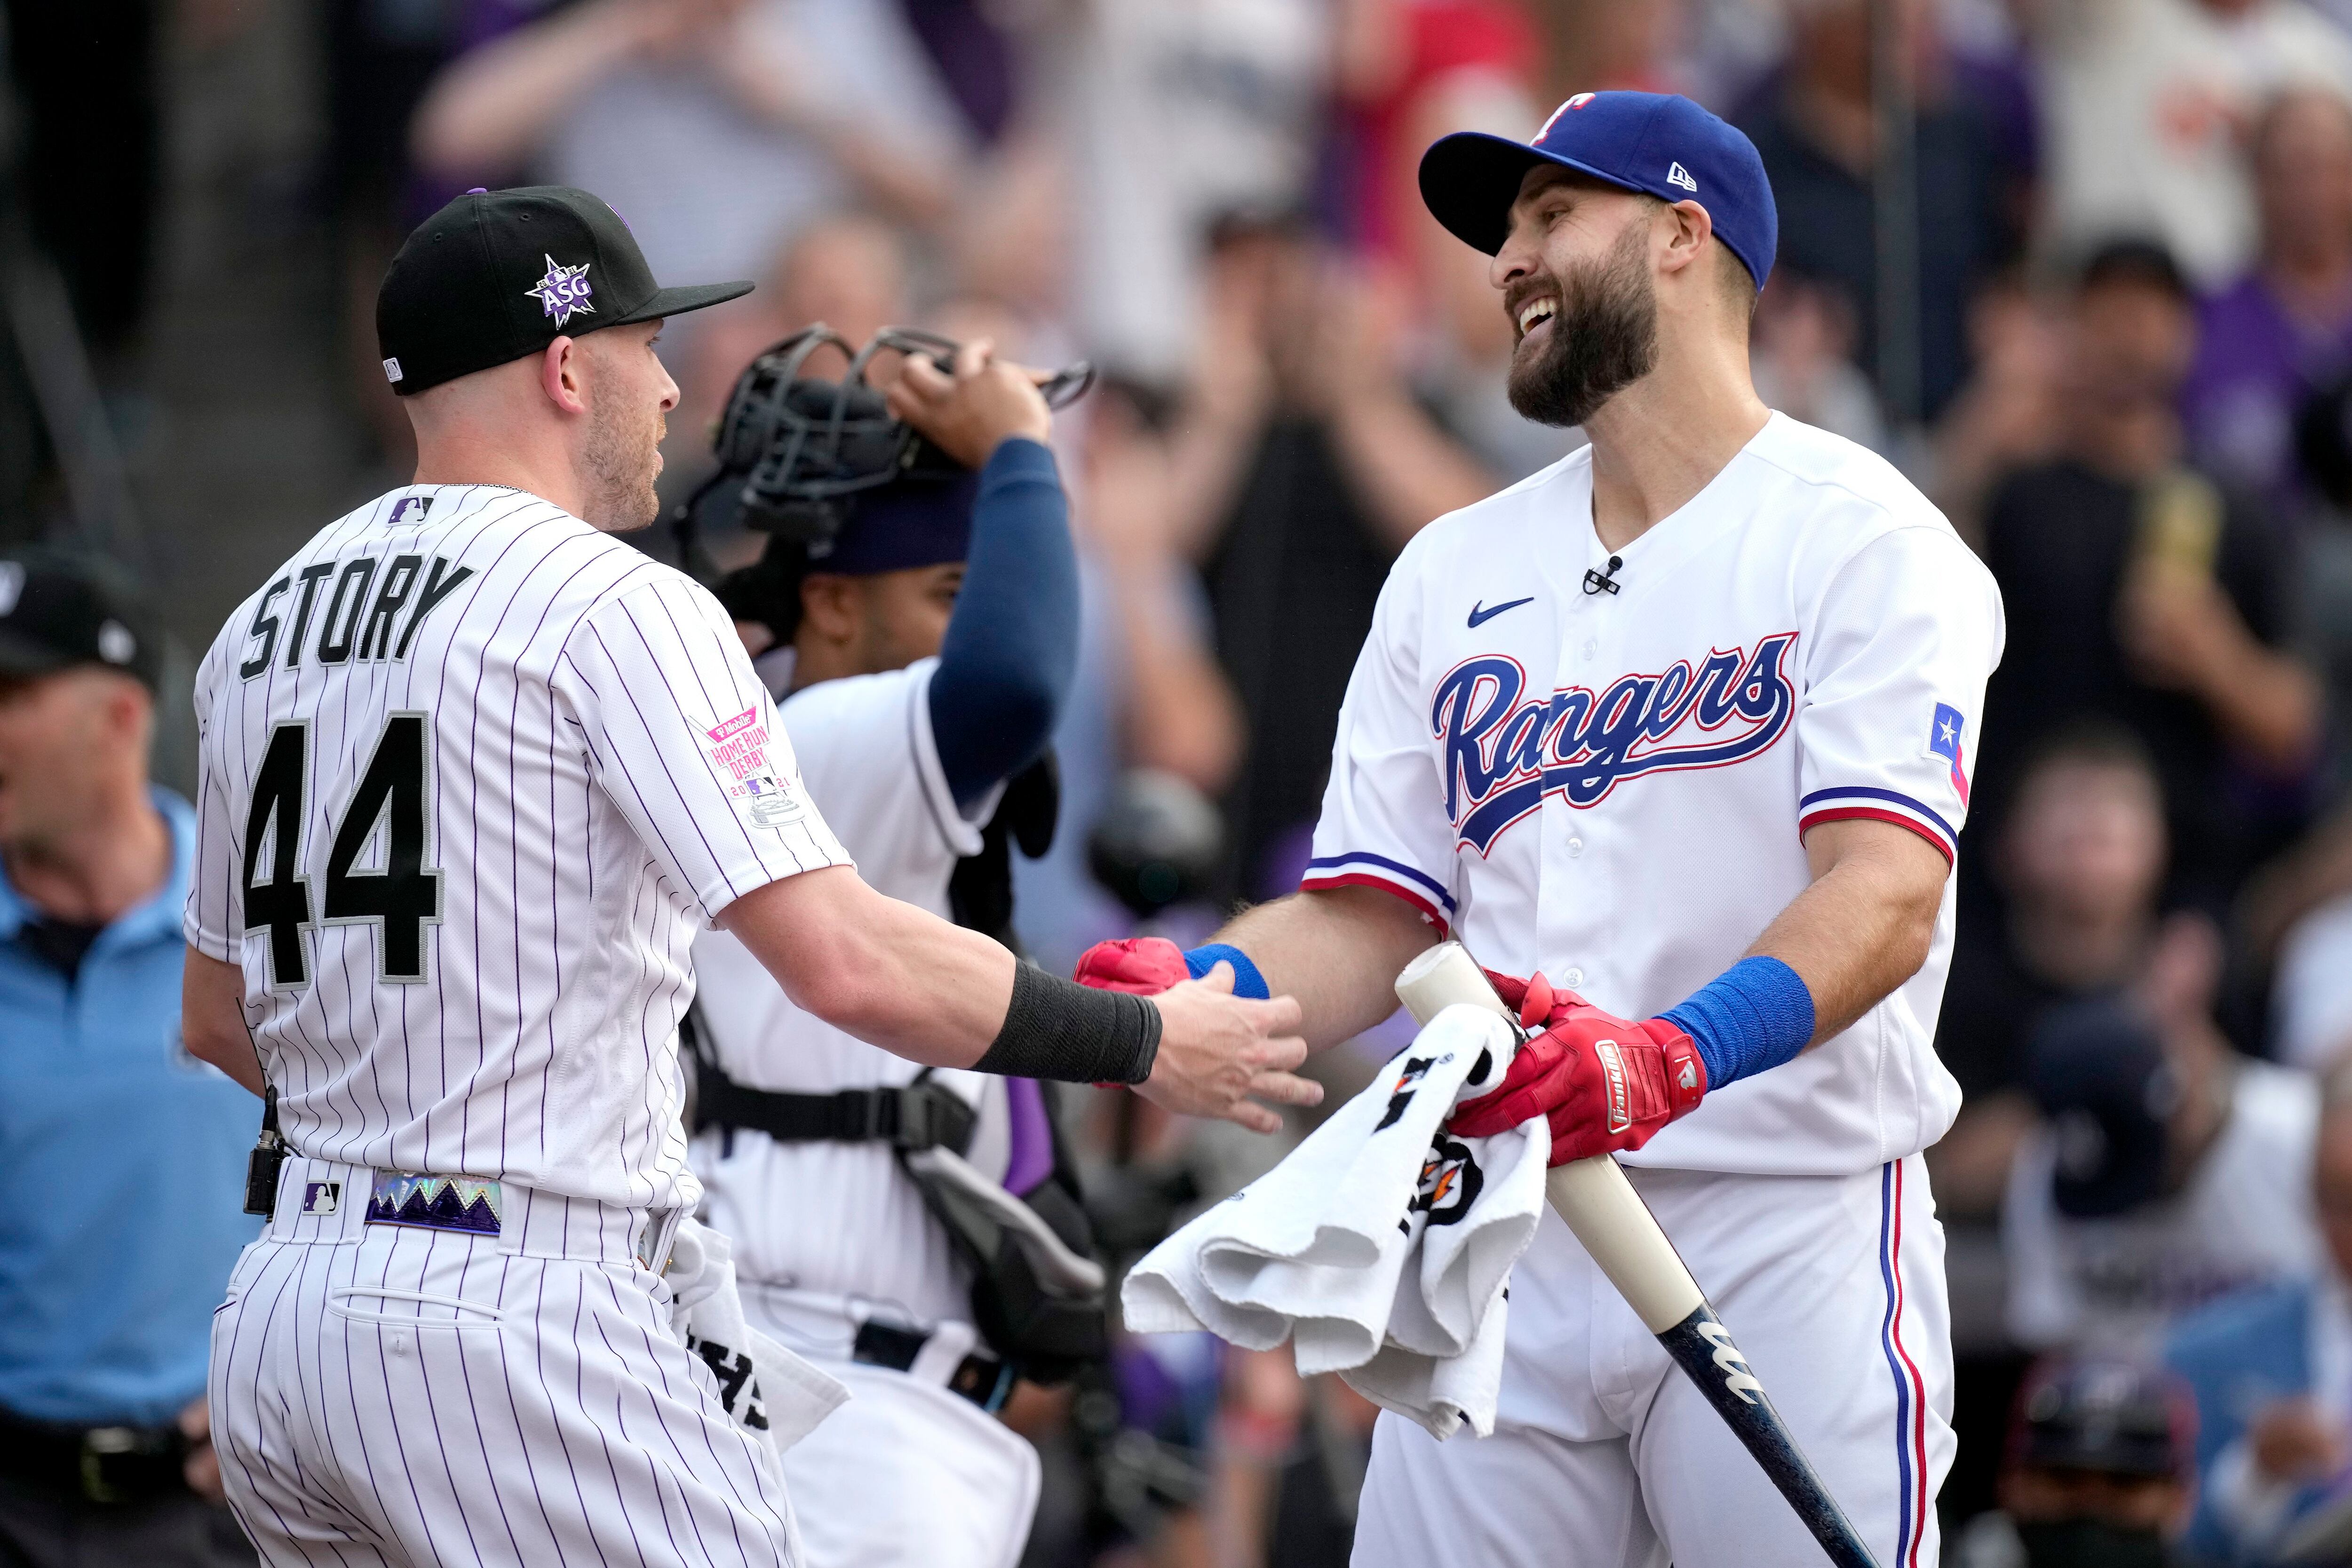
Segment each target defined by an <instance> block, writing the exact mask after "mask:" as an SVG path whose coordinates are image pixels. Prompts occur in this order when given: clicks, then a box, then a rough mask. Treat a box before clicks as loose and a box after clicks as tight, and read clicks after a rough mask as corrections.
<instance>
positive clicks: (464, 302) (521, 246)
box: [375, 185, 751, 395]
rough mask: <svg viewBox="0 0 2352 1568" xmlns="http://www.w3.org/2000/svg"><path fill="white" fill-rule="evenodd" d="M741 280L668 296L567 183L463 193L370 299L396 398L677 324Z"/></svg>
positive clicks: (631, 248)
mask: <svg viewBox="0 0 2352 1568" xmlns="http://www.w3.org/2000/svg"><path fill="white" fill-rule="evenodd" d="M750 292H751V284H750V283H749V282H748V281H742V282H734V283H698V284H692V285H689V286H688V287H686V288H683V289H664V288H662V287H661V286H660V285H658V284H656V282H655V281H654V274H653V268H650V267H647V266H646V257H645V252H643V251H641V250H639V249H638V248H637V242H636V239H635V237H634V236H632V235H631V234H630V233H629V226H628V225H627V224H626V223H625V222H624V221H622V218H621V215H620V214H619V213H616V212H614V210H613V209H612V207H610V206H609V205H606V204H605V203H604V201H603V200H602V199H601V198H599V197H596V196H592V195H589V194H588V193H587V192H586V191H581V190H574V189H572V187H571V186H570V185H521V186H518V187H516V188H515V189H513V190H509V191H487V190H476V191H468V192H467V193H466V194H465V195H462V196H459V197H458V198H457V200H456V201H453V202H451V203H450V204H449V205H447V206H445V207H443V208H442V209H441V210H440V211H439V212H437V213H435V214H434V215H433V216H431V217H429V218H426V219H425V221H424V222H423V223H422V224H420V225H418V226H417V228H416V231H415V233H414V234H411V235H410V236H409V237H408V239H407V241H406V242H405V243H404V244H403V245H402V246H401V247H400V254H399V255H397V256H395V257H394V258H392V267H391V269H390V270H388V271H387V272H385V273H384V275H383V287H382V288H380V289H377V290H376V296H375V337H376V345H377V347H378V349H379V350H380V351H381V352H382V353H383V374H384V379H385V380H387V381H389V382H391V383H392V389H393V390H394V392H397V393H400V394H401V395H408V394H410V393H413V392H422V391H424V390H425V388H426V387H429V386H438V385H440V384H442V383H443V382H445V381H454V380H456V379H457V377H458V376H461V375H471V374H473V373H474V372H476V371H478V370H488V369H489V368H490V367H491V366H492V365H497V364H505V363H508V362H509V361H511V360H519V359H522V358H524V357H525V356H527V355H530V354H535V353H539V352H540V351H541V349H543V348H545V347H547V345H548V344H550V343H551V342H554V341H555V340H556V339H557V338H559V337H575V338H576V337H578V336H580V335H581V334H582V333H583V332H593V331H596V330H597V329H598V328H600V327H622V326H626V325H628V324H629V323H630V322H632V321H655V320H656V319H658V318H660V317H663V316H677V315H683V314H684V313H685V312H687V311H688V310H701V309H702V308H703V307H704V306H705V305H717V304H719V303H722V302H723V301H725V300H733V299H737V298H740V296H742V295H745V294H748V293H750Z"/></svg>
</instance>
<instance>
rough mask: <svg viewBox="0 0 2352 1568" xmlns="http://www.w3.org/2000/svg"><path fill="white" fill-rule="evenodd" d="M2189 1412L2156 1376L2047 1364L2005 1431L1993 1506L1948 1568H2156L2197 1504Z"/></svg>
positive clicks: (2135, 1366) (2176, 1389)
mask: <svg viewBox="0 0 2352 1568" xmlns="http://www.w3.org/2000/svg"><path fill="white" fill-rule="evenodd" d="M2195 1426H2196V1406H2195V1404H2194V1402H2193V1400H2192V1398H2191V1396H2190V1394H2189V1389H2188V1388H2187V1387H2186V1386H2185V1385H2184V1384H2182V1383H2181V1381H2180V1380H2179V1378H2178V1377H2175V1376H2173V1375H2171V1374H2170V1373H2167V1372H2166V1371H2165V1370H2164V1369H2163V1368H2162V1367H2159V1366H2154V1365H2150V1364H2147V1363H2142V1362H2137V1361H2128V1360H2121V1359H2104V1358H2085V1359H2080V1360H2077V1359H2073V1358H2066V1357H2055V1356H2053V1357H2051V1358H2048V1359H2046V1360H2044V1361H2042V1363H2039V1364H2037V1365H2036V1366H2035V1367H2034V1369H2033V1371H2032V1373H2030V1374H2029V1375H2028V1376H2027V1378H2026V1382H2025V1387H2024V1390H2023V1393H2022V1394H2021V1397H2020V1398H2019V1400H2018V1402H2017V1411H2016V1414H2015V1415H2014V1416H2013V1417H2012V1418H2011V1422H2010V1432H2009V1452H2008V1456H2007V1459H2006V1462H2005V1463H2004V1464H2003V1465H2002V1466H2001V1474H2000V1509H1999V1510H1996V1511H1994V1512H1990V1513H1981V1514H1979V1515H1978V1516H1977V1517H1976V1518H1975V1519H1973V1520H1971V1521H1969V1525H1968V1528H1967V1529H1966V1530H1964V1531H1961V1532H1960V1533H1959V1534H1958V1536H1957V1537H1955V1538H1954V1540H1953V1542H1952V1547H1951V1551H1950V1552H1948V1554H1947V1555H1946V1557H1945V1559H1944V1561H1945V1563H1947V1564H1948V1568H2164V1565H2165V1564H2167V1563H2173V1562H2177V1561H2178V1558H2177V1557H2175V1556H2174V1554H2173V1553H2172V1552H2171V1551H2170V1549H2169V1548H2170V1543H2171V1542H2174V1541H2177V1540H2178V1539H2179V1537H2180V1535H2181V1534H2182V1532H2183V1531H2185V1530H2186V1529H2187V1527H2188V1524H2189V1510H2190V1509H2191V1508H2192V1506H2193V1505H2194V1502H2195V1500H2196V1479H2197V1472H2196V1463H2195V1458H2196V1457H2195V1454H2194V1451H2193V1442H2194V1439H2193V1436H2192V1434H2193V1433H2194V1430H2195Z"/></svg>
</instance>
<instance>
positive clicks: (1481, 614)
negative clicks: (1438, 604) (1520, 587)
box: [1470, 594, 1536, 631]
mask: <svg viewBox="0 0 2352 1568" xmlns="http://www.w3.org/2000/svg"><path fill="white" fill-rule="evenodd" d="M1535 602H1536V596H1535V595H1533V594H1529V595H1528V596H1527V597H1526V598H1524V599H1513V600H1512V601H1511V602H1510V603H1509V604H1507V605H1496V606H1495V607H1494V608H1493V609H1491V610H1489V609H1486V608H1484V607H1483V606H1481V605H1476V604H1473V605H1471V606H1470V629H1471V630H1473V631H1475V630H1477V629H1478V628H1479V627H1480V626H1485V625H1486V623H1487V622H1488V621H1491V620H1493V619H1494V618H1495V617H1496V616H1499V615H1501V614H1502V613H1503V612H1504V611H1505V610H1516V609H1517V608H1518V607H1519V606H1520V605H1532V604H1534V603H1535Z"/></svg>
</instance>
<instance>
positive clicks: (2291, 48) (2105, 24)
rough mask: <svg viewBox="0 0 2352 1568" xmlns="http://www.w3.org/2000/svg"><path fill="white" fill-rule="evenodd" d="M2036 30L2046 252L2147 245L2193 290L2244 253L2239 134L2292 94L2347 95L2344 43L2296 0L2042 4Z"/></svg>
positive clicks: (2351, 88) (2226, 276)
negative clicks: (2298, 90)
mask: <svg viewBox="0 0 2352 1568" xmlns="http://www.w3.org/2000/svg"><path fill="white" fill-rule="evenodd" d="M2022 9H2024V10H2025V11H2026V13H2027V14H2028V15H2030V16H2034V17H2035V18H2036V19H2037V20H2038V23H2039V26H2038V29H2037V32H2038V36H2037V37H2036V38H2035V43H2036V44H2037V45H2038V46H2039V52H2040V54H2041V56H2042V63H2043V69H2044V72H2045V76H2046V79H2047V83H2048V85H2047V88H2046V89H2045V91H2044V93H2043V95H2042V96H2043V101H2044V103H2045V104H2046V105H2047V107H2048V110H2049V148H2048V158H2047V162H2046V164H2045V168H2046V173H2047V178H2046V180H2045V182H2044V184H2043V194H2044V196H2045V198H2046V200H2045V203H2044V207H2043V223H2044V230H2043V233H2042V236H2041V239H2042V246H2043V247H2044V249H2045V250H2046V251H2048V252H2049V253H2050V254H2052V255H2053V256H2054V257H2056V258H2059V259H2061V260H2063V261H2073V260H2074V259H2076V258H2081V257H2082V256H2084V255H2085V254H2087V253H2088V252H2089V251H2090V250H2092V249H2093V248H2094V247H2097V246H2098V245H2100V244H2102V243H2104V242H2105V241H2106V240H2108V239H2110V238H2111V237H2114V236H2116V235H2124V234H2137V235H2147V236H2150V237H2154V238H2155V239H2157V240H2158V241H2160V242H2161V243H2162V244H2163V245H2164V246H2165V247H2167V248H2168V249H2169V250H2170V251H2171V252H2172V254H2173V255H2175V256H2176V257H2178V258H2179V260H2180V264H2181V265H2182V266H2183V267H2184V268H2187V270H2188V272H2189V276H2190V277H2191V278H2193V279H2196V280H2197V283H2198V286H2199V287H2200V288H2205V289H2219V288H2221V287H2224V286H2225V285H2227V284H2229V283H2230V282H2231V280H2233V279H2235V278H2236V277H2237V276H2238V274H2239V273H2240V272H2241V271H2242V270H2243V269H2244V268H2246V267H2247V265H2248V264H2249V263H2251V262H2252V260H2253V258H2254V257H2253V252H2254V235H2255V222H2254V197H2253V192H2252V189H2251V188H2250V184H2249V182H2248V180H2247V172H2246V166H2245V145H2246V142H2245V138H2246V134H2247V132H2248V131H2249V129H2250V128H2251V127H2252V125H2253V123H2254V121H2255V120H2256V118H2257V117H2258V115H2259V113H2260V111H2261V108H2262V105H2263V101H2264V100H2266V99H2268V98H2269V97H2270V96H2271V95H2272V94H2273V93H2274V92H2276V91H2278V90H2279V89H2282V88H2284V87H2287V86H2291V85H2296V84H2308V85H2313V86H2318V87H2324V88H2328V89H2333V90H2335V91H2337V92H2347V93H2352V40H2347V37H2346V36H2345V34H2344V31H2343V29H2342V28H2341V27H2339V26H2336V24H2335V23H2333V22H2331V21H2329V20H2328V19H2327V18H2326V17H2325V16H2321V15H2320V14H2319V12H2317V11H2316V10H2315V9H2313V8H2312V7H2311V6H2310V5H2306V4H2305V3H2304V0H2056V3H2055V4H2052V5H2041V6H2033V7H2024V8H2022Z"/></svg>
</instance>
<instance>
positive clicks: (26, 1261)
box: [0, 553, 256, 1568]
mask: <svg viewBox="0 0 2352 1568" xmlns="http://www.w3.org/2000/svg"><path fill="white" fill-rule="evenodd" d="M160 635H161V634H160V632H159V631H158V630H157V629H156V627H155V626H153V624H152V622H151V620H150V619H149V618H148V616H147V615H146V614H145V612H144V610H143V609H142V607H141V606H140V605H138V604H137V603H136V602H135V600H134V599H133V598H132V597H131V595H127V594H125V593H123V592H122V591H121V589H120V588H119V587H118V586H117V585H115V584H113V583H112V582H111V581H110V579H109V578H108V577H107V576H105V575H104V574H102V573H101V571H100V569H98V568H96V567H92V566H89V565H85V564H82V563H78V562H75V561H71V560H68V559H66V558H63V557H58V556H53V555H47V554H40V553H16V554H12V555H10V556H7V557H5V558H0V1039H5V1041H6V1042H7V1049H6V1050H5V1051H0V1211H5V1213H6V1214H7V1215H8V1216H9V1218H8V1223H7V1226H6V1227H5V1231H0V1560H5V1561H7V1562H11V1563H156V1564H164V1563H171V1564H190V1565H196V1564H205V1565H210V1564H219V1565H223V1568H226V1564H230V1563H245V1564H247V1568H250V1564H251V1563H253V1561H254V1557H253V1550H252V1548H251V1547H250V1546H248V1545H247V1544H246V1542H245V1538H244V1536H243V1535H242V1534H241V1533H240V1532H239V1531H238V1530H237V1528H236V1521H234V1520H233V1519H231V1518H230V1516H229V1514H228V1512H227V1510H226V1509H225V1508H223V1507H222V1506H221V1505H220V1497H221V1489H220V1472H219V1467H218V1465H217V1463H216V1462H215V1459H214V1458H213V1454H212V1448H211V1446H210V1444H209V1442H208V1440H207V1436H208V1434H209V1431H210V1426H209V1424H208V1423H207V1421H206V1419H205V1371H206V1365H207V1362H208V1360H209V1342H210V1334H211V1326H212V1312H213V1309H214V1308H215V1307H217V1306H218V1305H219V1304H220V1300H221V1296H222V1292H223V1289H224V1287H225V1286H226V1284H227V1282H228V1277H229V1271H230V1269H231V1268H232V1267H233V1266H234V1265H235V1263H236V1256H237V1250H238V1248H240V1247H243V1246H244V1245H245V1244H246V1243H247V1242H248V1241H250V1240H252V1239H253V1237H254V1235H255V1229H256V1226H255V1222H254V1221H253V1220H252V1219H250V1218H248V1217H247V1216H246V1215H245V1214H244V1213H243V1212H242V1209H243V1206H244V1194H245V1187H244V1173H245V1153H246V1151H247V1149H249V1148H251V1147H252V1144H253V1138H254V1131H255V1118H254V1114H253V1101H252V1100H251V1099H250V1098H249V1097H248V1096H247V1095H246V1094H245V1092H244V1091H243V1090H242V1089H239V1088H238V1087H237V1086H236V1085H235V1084H233V1083H231V1082H230V1081H229V1080H228V1079H226V1078H224V1077H222V1076H221V1075H220V1074H219V1073H217V1072H215V1071H214V1070H213V1069H212V1068H207V1067H205V1066H203V1065H202V1064H200V1063H198V1062H195V1061H194V1060H192V1059H191V1058H188V1057H187V1055H186V1054H185V1053H184V1052H183V1051H182V1050H181V1048H180V1043H179V1022H180V970H181V966H182V963H184V959H185V956H186V949H185V947H184V944H183V942H182V941H181V937H180V908H181V905H182V904H183V903H184V901H185V900H186V896H187V881H188V868H189V865H190V862H191V860H192V858H193V849H194V834H195V816H194V812H193V811H191V810H190V808H189V806H188V804H187V802H185V801H184V800H182V799H180V798H179V797H178V796H176V795H171V794H169V793H167V792H165V791H163V790H160V789H154V788H152V787H151V786H150V785H149V784H148V782H147V746H148V741H149V737H150V734H151V732H152V726H153V722H154V707H155V698H154V692H155V682H156V679H157V671H158V669H159V668H160V664H161V659H162V648H161V646H160V641H159V639H160Z"/></svg>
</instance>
